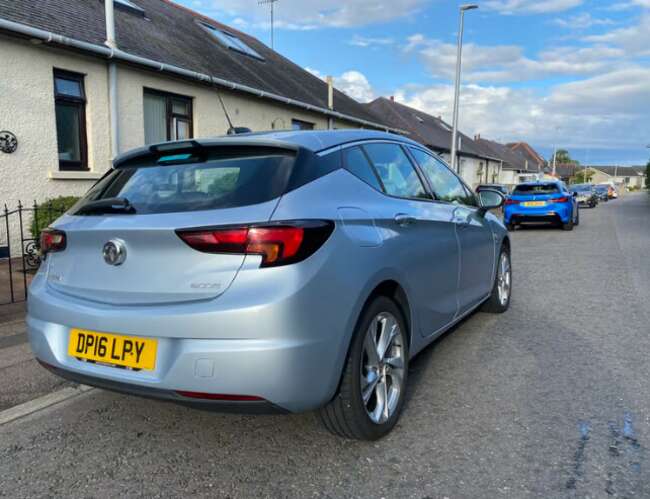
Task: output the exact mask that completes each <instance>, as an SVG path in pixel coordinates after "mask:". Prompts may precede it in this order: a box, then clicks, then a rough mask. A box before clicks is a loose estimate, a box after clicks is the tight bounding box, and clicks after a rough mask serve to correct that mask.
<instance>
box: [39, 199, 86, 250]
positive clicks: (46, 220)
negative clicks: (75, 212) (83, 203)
mask: <svg viewBox="0 0 650 499" xmlns="http://www.w3.org/2000/svg"><path fill="white" fill-rule="evenodd" d="M79 199H80V198H78V197H76V196H59V197H58V198H52V199H48V200H46V201H43V202H42V203H40V204H37V205H36V210H35V213H34V216H33V217H32V224H31V227H30V232H31V233H32V237H33V238H34V239H38V237H39V235H40V233H41V230H43V229H44V228H46V227H47V226H48V225H50V224H51V223H52V222H54V221H55V220H56V219H57V218H59V217H60V216H61V215H63V214H64V213H65V212H66V211H68V210H69V209H70V208H72V206H73V205H74V204H75V203H76V202H77V201H79Z"/></svg>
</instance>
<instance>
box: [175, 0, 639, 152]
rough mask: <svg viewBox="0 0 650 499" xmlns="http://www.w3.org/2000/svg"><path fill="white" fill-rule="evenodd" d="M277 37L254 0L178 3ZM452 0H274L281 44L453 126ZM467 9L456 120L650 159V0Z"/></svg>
mask: <svg viewBox="0 0 650 499" xmlns="http://www.w3.org/2000/svg"><path fill="white" fill-rule="evenodd" d="M177 1H178V3H181V4H184V5H186V6H188V7H190V8H192V9H194V10H197V11H199V12H201V13H203V14H205V15H208V16H210V17H213V18H214V19H217V20H219V21H221V22H223V23H225V24H229V25H231V26H234V27H236V28H237V29H240V30H242V31H244V32H247V33H249V34H251V35H253V36H255V37H257V38H259V39H260V40H261V41H263V42H265V43H267V44H269V45H270V39H271V36H270V9H269V7H268V5H258V1H257V0H177ZM461 3H466V2H460V1H456V0H327V1H325V0H278V2H277V3H275V19H276V23H275V28H276V29H275V49H276V50H277V51H278V52H280V53H282V54H283V55H284V56H285V57H288V58H289V59H291V60H292V61H294V62H295V63H296V64H299V65H300V66H302V67H304V68H305V69H307V70H309V71H311V72H312V73H314V74H316V75H318V76H321V77H325V76H326V75H332V76H334V77H335V84H336V86H337V87H338V88H339V89H340V90H342V91H344V92H346V93H347V94H348V95H350V96H352V97H354V98H356V99H357V100H360V101H362V102H368V101H370V100H372V99H374V98H376V97H381V96H384V97H389V96H394V97H395V99H396V100H397V101H399V102H402V103H404V104H407V105H409V106H413V107H415V108H418V109H420V110H422V111H425V112H427V113H430V114H432V115H435V116H442V117H443V119H445V120H447V121H448V122H451V114H452V106H453V80H454V71H455V63H456V40H457V36H458V7H459V6H460V5H461ZM477 3H478V4H479V6H480V8H479V9H478V10H472V11H469V12H467V14H466V16H465V34H464V49H463V75H462V87H461V100H460V127H461V129H462V130H463V131H464V132H465V133H467V134H469V135H472V136H473V135H476V134H480V135H481V136H482V137H486V138H489V139H492V140H498V141H501V142H512V141H526V142H529V143H530V144H531V145H533V147H535V148H537V149H538V150H539V151H540V153H542V154H543V155H544V156H545V157H547V158H548V157H550V156H551V155H552V151H553V148H554V147H558V148H563V149H568V150H569V152H570V153H571V154H572V156H573V157H574V158H575V159H577V160H579V161H581V162H582V163H589V164H601V165H602V164H621V165H623V164H645V163H646V162H647V161H648V159H649V158H650V149H648V148H647V146H648V145H650V0H610V1H605V0H478V1H477Z"/></svg>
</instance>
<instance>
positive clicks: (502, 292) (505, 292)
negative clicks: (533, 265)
mask: <svg viewBox="0 0 650 499" xmlns="http://www.w3.org/2000/svg"><path fill="white" fill-rule="evenodd" d="M511 283H512V271H511V269H510V257H509V256H508V254H507V253H506V252H505V251H504V252H503V253H501V258H500V259H499V268H498V275H497V292H498V293H499V303H501V306H505V305H506V303H508V300H509V299H510V286H511Z"/></svg>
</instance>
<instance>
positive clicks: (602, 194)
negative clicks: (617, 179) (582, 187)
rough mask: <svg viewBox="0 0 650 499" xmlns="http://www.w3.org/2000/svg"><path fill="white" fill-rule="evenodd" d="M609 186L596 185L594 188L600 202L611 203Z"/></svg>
mask: <svg viewBox="0 0 650 499" xmlns="http://www.w3.org/2000/svg"><path fill="white" fill-rule="evenodd" d="M609 188H610V186H609V185H601V184H599V185H596V186H594V190H595V191H596V195H597V196H598V200H599V201H604V202H605V203H606V202H607V201H609Z"/></svg>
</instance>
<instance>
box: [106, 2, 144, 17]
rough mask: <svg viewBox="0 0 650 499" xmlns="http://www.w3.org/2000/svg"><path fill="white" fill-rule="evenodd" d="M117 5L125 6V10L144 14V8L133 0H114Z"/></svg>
mask: <svg viewBox="0 0 650 499" xmlns="http://www.w3.org/2000/svg"><path fill="white" fill-rule="evenodd" d="M113 1H114V2H115V5H116V6H117V7H124V9H125V10H129V11H132V12H135V13H136V14H140V15H144V9H143V8H142V7H138V6H137V5H136V4H134V3H133V2H132V1H131V0H113Z"/></svg>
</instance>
